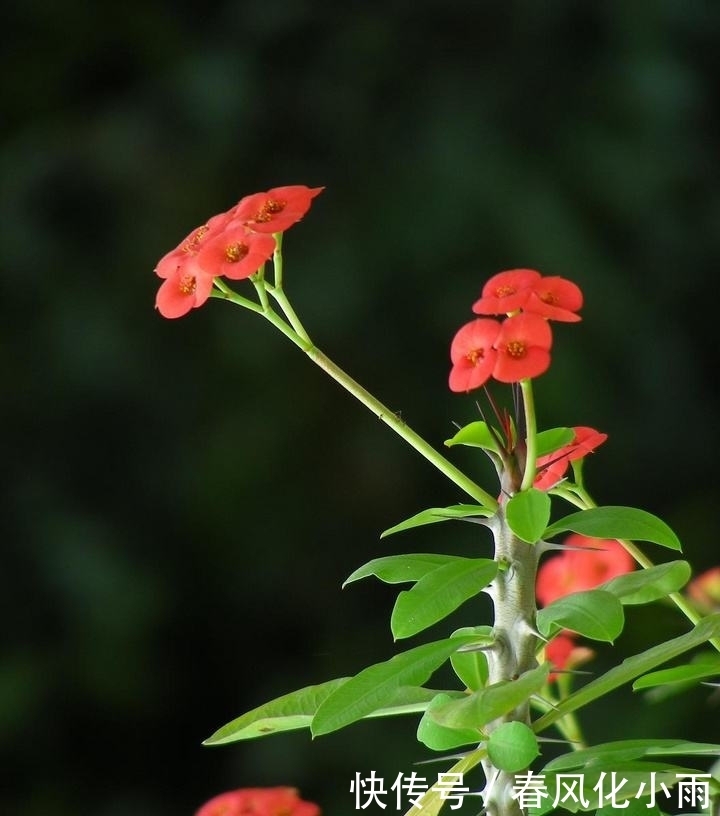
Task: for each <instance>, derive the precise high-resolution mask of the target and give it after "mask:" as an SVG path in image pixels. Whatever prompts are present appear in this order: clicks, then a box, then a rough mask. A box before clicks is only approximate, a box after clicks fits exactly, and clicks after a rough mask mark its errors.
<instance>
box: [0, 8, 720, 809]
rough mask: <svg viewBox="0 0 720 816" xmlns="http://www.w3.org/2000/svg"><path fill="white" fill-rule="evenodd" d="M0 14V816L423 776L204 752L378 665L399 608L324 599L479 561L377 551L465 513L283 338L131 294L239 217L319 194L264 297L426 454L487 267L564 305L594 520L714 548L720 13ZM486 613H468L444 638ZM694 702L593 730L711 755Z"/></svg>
mask: <svg viewBox="0 0 720 816" xmlns="http://www.w3.org/2000/svg"><path fill="white" fill-rule="evenodd" d="M4 14H6V21H5V34H4V46H3V47H4V59H3V70H2V73H1V74H0V84H1V86H2V119H3V126H2V148H1V152H0V184H1V187H0V257H1V258H2V277H3V281H4V296H3V298H2V306H3V317H2V325H3V333H4V334H5V335H6V338H5V340H4V342H3V355H2V361H3V365H2V369H3V381H4V389H3V394H4V398H3V404H4V418H3V426H4V431H5V432H4V446H3V447H4V457H3V458H4V460H5V462H6V464H5V465H4V467H3V471H4V473H5V479H6V481H5V488H4V490H3V498H4V501H5V503H6V509H5V510H4V512H3V514H2V515H3V521H4V522H5V524H4V525H3V526H4V527H5V533H4V536H3V548H2V551H3V559H2V560H3V564H2V571H1V574H2V579H1V580H2V585H0V611H1V614H2V623H3V626H2V650H1V657H0V751H1V756H0V769H1V771H0V773H1V775H2V778H3V783H2V785H1V786H0V789H1V790H2V793H0V810H1V811H2V812H3V813H8V814H13V815H14V814H20V815H21V816H50V815H51V816H85V814H93V816H176V814H177V816H180V814H191V813H192V812H193V810H194V808H195V807H197V806H198V805H199V804H200V803H201V802H202V801H203V800H204V799H206V798H209V797H210V796H212V795H214V794H215V793H217V792H219V791H221V790H224V789H228V788H232V787H239V786H251V785H252V786H255V785H273V784H291V785H295V786H298V787H300V788H301V789H302V790H303V793H304V794H305V795H306V796H307V797H308V798H313V799H315V800H317V801H319V802H321V803H322V804H323V806H324V808H325V811H326V813H327V814H328V816H330V814H343V813H349V812H352V811H353V803H352V800H351V797H350V794H349V793H348V789H349V784H350V780H351V779H352V778H353V775H354V773H355V772H361V773H363V774H366V773H368V772H369V770H370V769H375V770H377V771H378V772H379V773H383V774H384V775H385V776H386V777H387V778H388V784H390V781H391V780H392V779H393V778H394V777H395V776H396V775H397V773H398V772H400V771H405V772H407V771H409V770H412V765H411V763H412V762H413V761H414V760H415V759H418V758H423V757H424V756H425V754H424V752H423V751H421V750H419V749H418V748H417V746H416V745H415V744H414V741H413V739H414V736H413V735H414V723H413V722H412V721H410V720H407V721H403V722H402V723H401V722H400V721H395V722H387V721H386V722H382V723H376V724H361V725H358V726H355V727H354V728H352V729H350V730H348V731H346V732H342V733H340V734H338V735H333V736H330V737H327V738H323V739H320V740H318V741H316V742H314V743H311V742H310V740H309V738H308V736H307V735H306V734H295V735H287V736H281V737H276V738H271V739H269V740H267V741H265V742H259V743H243V744H240V745H238V746H235V747H229V748H224V749H220V750H207V749H202V748H201V747H200V742H201V740H202V739H204V738H205V737H207V736H208V735H209V734H210V733H211V732H212V731H213V730H214V729H215V728H216V727H218V726H220V725H221V724H223V723H224V722H226V721H227V720H229V719H231V718H232V717H234V716H236V715H237V714H239V713H241V712H242V711H244V710H246V709H248V708H250V707H253V706H254V705H256V704H259V703H261V702H263V701H265V700H267V699H270V698H271V697H274V696H277V695H279V694H281V693H284V692H286V691H289V690H292V689H294V688H297V687H299V686H301V685H305V684H309V683H313V682H319V681H321V680H325V679H329V678H331V677H335V676H341V675H343V674H350V673H353V672H355V671H357V670H358V669H360V668H362V667H363V666H365V665H367V664H369V663H371V662H374V661H377V660H382V659H386V658H387V657H389V656H390V655H391V654H392V653H393V646H392V642H391V636H390V633H389V628H388V625H387V618H388V616H389V612H390V609H391V606H392V598H393V596H394V592H393V591H392V590H391V589H388V588H386V587H382V586H379V585H377V586H376V585H372V584H371V583H370V582H364V583H362V584H358V585H357V586H354V587H353V588H351V589H348V590H346V591H345V592H342V593H341V591H340V584H341V582H342V580H343V579H344V578H345V577H346V576H347V575H348V574H349V573H350V572H351V571H352V570H353V569H354V568H355V567H357V566H359V565H360V564H361V563H363V562H364V561H365V560H367V559H369V558H372V557H375V556H378V555H382V554H387V553H391V552H402V551H413V550H415V551H418V550H419V551H422V550H428V549H430V550H431V549H436V550H439V551H443V552H462V553H473V552H486V551H487V544H486V543H484V542H483V543H482V544H481V546H480V547H477V548H476V546H475V545H476V543H477V540H476V537H477V533H476V532H475V529H474V528H473V529H472V530H468V529H466V528H467V527H470V525H458V527H452V526H451V525H443V526H442V527H438V528H434V529H429V530H426V531H418V532H417V533H415V534H407V536H406V537H398V538H391V539H388V540H387V541H383V542H380V541H379V539H378V533H379V531H380V530H382V529H384V528H386V527H388V526H390V525H391V524H393V523H395V522H396V521H398V520H400V519H402V518H404V517H406V516H408V515H411V514H412V513H414V512H416V511H417V510H419V509H421V508H423V507H426V506H431V505H438V504H451V503H454V502H456V501H458V500H462V498H463V497H462V496H461V495H459V493H458V491H457V490H456V489H455V488H454V487H453V486H452V485H450V484H449V483H446V482H445V481H444V479H443V477H441V476H440V475H438V474H437V473H435V472H434V471H433V470H432V469H431V468H430V466H428V465H426V464H425V463H424V462H423V461H422V460H421V459H420V457H418V456H417V455H416V454H415V453H414V452H412V451H410V450H409V449H406V447H405V446H404V445H403V443H402V442H400V441H399V440H397V439H396V438H394V437H393V436H392V434H391V433H390V431H388V430H387V429H385V428H384V427H382V426H381V425H380V424H379V423H378V422H377V421H376V420H374V419H373V418H372V417H371V416H370V415H369V414H368V413H366V412H365V411H364V410H363V409H362V408H361V407H359V406H357V405H355V404H353V403H352V402H351V400H350V398H349V397H346V396H345V395H344V394H343V393H342V392H341V391H340V389H339V388H338V387H337V386H335V385H334V384H333V383H332V382H330V381H329V380H328V379H327V378H326V377H325V376H324V375H323V374H322V373H321V372H319V371H318V370H316V369H314V368H313V366H312V365H311V364H310V363H309V362H308V361H306V360H305V359H303V358H302V355H301V353H300V352H298V351H297V350H296V349H295V348H293V347H292V346H291V345H290V344H289V343H287V341H285V340H284V338H282V337H281V336H280V335H279V334H278V333H276V332H274V330H272V329H271V327H270V326H269V325H267V324H264V323H263V322H262V321H261V320H259V319H258V318H256V317H255V316H253V315H251V314H249V313H246V312H243V311H241V310H238V309H235V308H234V307H231V306H229V305H227V304H223V303H219V302H214V301H213V302H211V303H209V304H208V305H207V306H206V307H205V308H203V309H202V310H199V311H196V312H194V313H193V314H191V315H190V316H188V317H187V318H185V319H182V320H179V321H165V320H163V319H161V318H160V317H159V316H158V315H157V313H156V312H155V311H154V310H153V299H154V295H155V291H156V287H157V285H158V281H157V279H156V278H155V276H154V274H153V271H152V270H153V267H154V265H155V263H156V261H157V259H158V258H159V257H160V256H161V255H162V254H164V253H165V252H166V251H167V250H168V249H170V248H171V247H173V246H174V245H175V244H176V243H177V242H178V241H179V240H180V239H181V238H182V237H183V236H184V235H185V233H186V232H188V231H189V230H190V229H191V228H193V227H194V226H196V225H197V224H199V223H201V222H202V221H204V220H205V219H206V218H207V217H208V216H210V215H212V214H213V213H215V212H218V211H221V210H225V209H227V208H228V207H230V206H231V205H232V204H233V203H235V202H236V201H237V200H238V199H239V198H240V197H241V196H243V195H245V194H248V193H251V192H255V191H257V190H263V189H267V188H269V187H272V186H274V185H280V184H292V183H301V184H308V185H311V186H316V185H325V186H326V187H327V189H326V191H325V192H324V193H323V194H322V196H320V197H319V198H318V199H316V201H315V203H314V206H313V209H312V211H311V213H310V214H309V215H308V217H307V218H306V220H305V221H304V222H303V223H302V224H300V225H299V226H297V227H295V228H293V229H292V231H291V232H289V233H288V235H287V238H286V243H285V250H286V252H285V257H286V279H287V288H288V291H289V293H290V295H291V297H292V298H293V301H294V303H295V304H296V306H297V308H298V310H299V312H300V313H301V315H302V316H303V318H304V320H305V322H306V325H307V326H308V328H309V329H310V330H311V332H312V334H313V337H314V339H315V340H316V342H317V343H318V345H320V347H321V348H323V349H324V350H325V351H327V352H328V353H329V354H330V356H331V357H333V358H334V359H335V360H336V361H337V362H339V363H340V364H341V365H343V366H345V367H346V368H347V369H348V370H349V371H350V372H351V373H353V374H354V375H355V376H356V377H357V378H358V379H359V380H360V381H361V382H363V383H364V384H365V385H366V386H367V387H368V388H369V389H370V390H371V391H373V392H374V393H375V394H376V395H378V396H379V397H380V398H381V399H383V400H384V401H385V402H386V403H387V404H388V406H389V407H390V408H391V409H393V410H397V411H401V412H402V416H403V418H404V419H405V420H406V421H407V422H408V423H409V424H411V425H412V426H413V427H415V428H416V429H418V430H419V431H420V432H421V433H422V434H423V435H424V436H425V437H426V438H427V439H428V440H430V441H431V442H433V443H434V444H436V445H441V444H442V440H444V439H445V438H447V437H448V436H449V435H451V432H452V425H451V423H452V422H453V421H457V422H461V423H464V422H467V421H470V420H472V419H475V418H476V416H477V413H476V409H475V407H474V400H473V397H462V396H458V395H453V394H450V393H449V391H448V390H447V387H446V377H447V372H448V357H447V355H448V345H449V342H450V339H451V337H452V335H453V334H454V332H455V330H456V329H457V328H458V327H459V326H460V325H461V324H462V323H464V322H465V321H467V320H468V319H470V318H471V317H472V315H471V312H470V305H471V303H472V302H473V300H474V299H475V298H476V297H477V295H478V293H479V290H480V288H481V286H482V284H483V282H484V281H485V279H486V278H487V277H489V276H490V275H491V274H493V273H495V272H496V271H499V270H500V269H504V268H509V267H515V266H531V267H535V268H538V269H540V270H542V271H543V272H544V273H545V274H559V275H564V276H566V277H569V278H572V279H573V280H575V281H577V282H578V283H579V284H580V286H581V287H582V288H583V290H584V292H585V295H586V307H585V309H584V311H583V315H584V322H582V323H580V324H578V325H576V326H560V327H558V329H557V331H556V339H555V349H554V360H553V366H552V368H551V370H550V372H549V373H548V374H547V375H545V376H544V377H542V378H541V379H540V380H538V383H537V398H538V403H539V414H540V421H541V424H542V425H543V426H546V427H547V426H550V425H552V424H588V425H594V426H596V427H598V428H600V429H602V430H605V431H607V432H608V433H609V435H610V438H609V441H608V443H607V444H606V446H605V447H604V448H603V449H602V451H601V453H599V454H598V455H597V456H596V457H595V458H594V459H593V460H592V461H591V462H589V463H588V467H587V471H588V476H589V481H590V484H591V486H592V488H593V489H594V492H595V493H596V495H597V496H598V498H599V499H600V500H602V501H603V502H605V503H626V504H633V505H637V506H641V507H644V508H646V509H648V510H651V511H653V512H656V513H658V514H659V515H661V516H662V517H663V518H665V519H666V520H667V521H668V522H670V523H671V524H672V525H673V526H674V527H675V528H676V530H677V531H678V533H679V534H680V536H681V538H682V539H683V540H684V541H685V542H686V552H687V553H688V556H689V557H690V559H691V560H692V561H693V563H694V564H695V565H696V567H697V569H698V570H699V569H702V568H704V567H709V566H711V565H713V564H715V563H718V562H720V550H719V548H718V543H717V542H718V535H719V534H720V522H719V521H718V515H717V506H718V499H719V498H720V497H719V496H718V453H717V451H718V424H717V413H718V395H717V388H716V381H717V376H718V375H717V371H718V367H717V357H718V331H719V329H720V321H719V320H718V311H717V294H716V292H717V289H716V276H717V274H718V260H719V259H720V251H719V250H720V246H719V243H720V239H719V237H718V236H719V235H720V232H719V230H718V222H719V219H720V184H719V182H720V161H718V153H717V145H718V142H719V141H720V140H719V139H718V135H719V134H718V129H719V125H720V121H719V117H718V106H717V79H718V67H719V64H720V48H719V47H718V45H719V41H720V40H719V35H720V7H719V6H717V5H715V4H712V3H704V2H699V1H698V2H696V1H695V0H675V1H674V2H673V0H658V2H631V3H628V2H627V0H614V1H609V2H605V3H584V2H569V1H568V2H563V1H562V0H557V1H556V2H546V3H542V2H535V1H534V0H524V1H523V0H513V2H505V3H494V2H474V3H472V2H452V1H450V2H439V1H437V0H436V2H427V1H426V2H422V0H414V2H409V1H408V2H386V3H382V4H379V3H374V2H347V3H337V4H330V3H327V4H325V3H319V2H311V0H282V2H272V1H270V0H269V1H268V2H255V3H250V2H234V3H233V2H226V3H222V4H215V5H212V6H208V7H206V8H204V9H203V10H200V7H199V5H198V6H195V7H192V6H189V5H184V4H159V3H157V2H155V3H153V2H149V3H140V2H130V3H127V4H124V5H122V6H121V5H120V4H117V5H108V6H102V7H101V6H97V7H93V6H91V5H90V4H89V3H87V4H82V3H65V4H57V5H53V4H50V3H42V2H27V3H23V4H20V3H15V4H14V7H13V8H9V9H7V11H6V12H4ZM452 456H453V458H454V459H455V460H456V461H457V462H458V463H460V464H464V465H467V467H468V468H470V469H471V470H474V472H477V474H478V478H481V476H482V477H483V478H484V477H485V476H486V475H488V473H487V470H486V469H485V467H484V465H481V464H480V463H479V462H477V463H476V458H475V457H473V456H472V454H470V453H469V452H468V451H458V452H454V453H452ZM487 484H488V487H489V488H490V489H491V490H494V489H495V486H494V483H493V482H492V481H488V482H487ZM651 554H652V555H653V556H654V557H657V558H665V557H666V556H665V554H664V553H662V552H657V551H653V552H652V553H651ZM631 618H632V620H633V622H634V624H635V625H634V626H632V627H631V629H630V631H629V632H628V633H626V634H625V635H624V636H623V639H622V640H621V641H620V644H619V650H620V651H622V653H623V654H625V653H628V652H631V651H633V650H637V649H639V648H643V647H644V646H645V645H648V644H649V643H651V642H657V641H658V640H659V639H661V638H663V637H665V636H667V635H669V634H675V633H680V632H681V631H683V630H684V629H685V624H684V623H683V622H682V620H681V619H680V617H679V616H678V615H675V614H674V613H673V612H672V611H670V610H665V609H663V608H655V609H652V610H648V611H645V612H643V611H642V610H640V611H634V612H633V613H632V615H631ZM488 620H489V617H488V612H487V609H486V608H485V607H484V606H482V604H480V603H479V604H476V606H475V608H473V606H472V605H469V606H468V607H467V608H466V609H465V610H464V613H461V614H460V615H459V616H458V618H457V622H458V623H470V622H487V621H488ZM454 622H455V619H454V620H453V623H454ZM446 632H447V625H442V626H440V627H438V629H437V632H432V633H430V634H431V635H434V634H436V635H437V636H443V635H444V634H446ZM419 642H422V636H421V637H420V638H418V639H417V640H413V641H412V642H411V643H410V644H409V645H416V643H419ZM602 665H603V664H602V662H598V663H597V664H596V666H597V667H600V666H602ZM706 691H707V690H698V692H696V693H694V694H691V695H688V696H686V697H684V698H680V699H679V700H676V701H673V702H671V703H668V704H665V705H664V706H662V707H658V708H648V707H646V706H645V705H644V704H643V703H642V702H641V701H639V700H638V699H637V698H633V697H632V696H631V694H630V693H629V692H628V693H627V694H625V695H624V696H623V695H619V697H618V698H617V700H616V701H613V702H607V701H605V702H602V703H599V704H596V705H595V706H594V707H593V708H592V709H591V710H590V711H588V718H587V721H586V722H587V731H588V733H589V735H590V736H591V737H592V738H593V739H595V740H598V739H616V738H619V737H621V736H658V737H660V736H677V737H690V736H693V737H695V738H700V739H706V740H711V739H716V740H717V738H718V732H720V729H719V728H718V723H719V722H720V717H719V716H718V709H717V706H715V707H712V706H711V705H710V704H708V702H707V697H708V694H707V693H706ZM630 706H632V707H631V708H630ZM628 712H630V716H628ZM662 723H664V724H662ZM436 770H437V769H436V768H435V766H430V772H431V773H434V772H436ZM391 810H392V807H389V808H388V810H387V811H385V812H390V811H391ZM366 812H368V811H366ZM378 812H379V811H378ZM393 812H397V811H393ZM463 812H464V811H463Z"/></svg>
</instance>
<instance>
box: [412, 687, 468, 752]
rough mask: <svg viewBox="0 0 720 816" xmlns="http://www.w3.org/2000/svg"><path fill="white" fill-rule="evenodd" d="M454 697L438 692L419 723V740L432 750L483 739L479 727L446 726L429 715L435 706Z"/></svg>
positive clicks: (446, 749) (447, 749)
mask: <svg viewBox="0 0 720 816" xmlns="http://www.w3.org/2000/svg"><path fill="white" fill-rule="evenodd" d="M452 699H453V698H452V697H451V696H450V695H449V694H438V695H437V696H436V697H435V699H434V700H433V701H432V702H431V703H430V705H429V706H428V707H427V709H426V711H425V713H424V714H423V717H422V719H421V720H420V724H419V725H418V730H417V738H418V741H419V742H422V744H423V745H426V746H427V747H428V748H430V750H432V751H449V750H450V749H452V748H458V747H459V746H461V745H468V744H470V743H478V742H480V740H481V734H480V730H479V729H478V728H466V729H463V730H456V729H454V728H446V727H445V726H443V725H438V723H436V722H435V721H434V720H433V719H432V717H430V716H429V714H428V712H430V711H432V710H433V708H437V707H438V706H440V705H444V704H445V703H448V702H450V701H451V700H452Z"/></svg>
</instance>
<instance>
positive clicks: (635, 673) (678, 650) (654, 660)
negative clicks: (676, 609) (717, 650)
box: [533, 613, 720, 734]
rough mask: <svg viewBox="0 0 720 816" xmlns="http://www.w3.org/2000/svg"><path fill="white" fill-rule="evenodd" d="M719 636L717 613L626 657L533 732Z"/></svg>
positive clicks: (563, 702) (567, 700)
mask: <svg viewBox="0 0 720 816" xmlns="http://www.w3.org/2000/svg"><path fill="white" fill-rule="evenodd" d="M718 635H720V613H718V614H715V615H708V616H707V617H706V618H703V619H702V620H701V621H700V622H699V623H698V624H697V625H696V626H695V627H694V628H693V629H692V631H690V632H688V633H687V634H685V635H680V637H676V638H673V639H672V640H668V641H666V642H664V643H659V644H658V645H657V646H653V647H652V648H650V649H647V650H646V651H644V652H641V653H640V654H636V655H633V656H632V657H628V658H625V660H623V662H622V663H621V664H620V665H619V666H615V667H614V668H612V669H610V671H607V672H605V674H603V675H601V676H600V677H598V678H596V679H595V680H592V681H591V682H590V683H588V684H587V685H585V686H583V687H582V688H581V689H578V690H577V691H576V692H574V693H573V694H571V695H570V696H569V697H566V698H565V699H564V700H561V701H560V702H559V703H558V705H557V706H556V707H555V708H554V709H553V710H552V711H548V712H547V713H546V714H543V715H542V717H540V718H539V719H538V720H536V721H535V723H534V724H533V726H534V727H533V730H534V731H535V733H536V734H537V733H539V732H540V731H542V730H543V729H545V728H547V727H548V726H549V725H552V724H553V723H554V722H557V720H559V719H560V718H561V717H564V716H565V714H569V713H570V712H571V711H577V710H578V709H579V708H582V707H583V706H585V705H587V704H588V703H591V702H593V700H597V699H598V697H603V696H604V695H605V694H607V693H608V692H610V691H613V690H614V689H616V688H619V687H620V686H622V685H624V684H625V683H629V682H630V681H631V680H634V679H635V678H636V677H639V676H640V675H641V674H645V672H648V671H650V670H651V669H654V668H655V667H656V666H661V665H662V664H663V663H667V662H668V661H669V660H672V659H673V658H675V657H678V656H679V655H681V654H684V653H685V652H687V651H689V650H690V649H694V648H695V647H696V646H700V645H701V644H702V643H705V642H706V641H707V640H710V638H715V637H718Z"/></svg>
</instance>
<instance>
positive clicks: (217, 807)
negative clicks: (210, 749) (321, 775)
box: [195, 788, 320, 816]
mask: <svg viewBox="0 0 720 816" xmlns="http://www.w3.org/2000/svg"><path fill="white" fill-rule="evenodd" d="M195 816H320V808H319V807H318V806H317V805H316V804H314V803H312V802H304V801H303V800H302V799H300V797H299V796H298V792H297V791H296V790H295V788H241V789H240V790H234V791H228V792H227V793H221V794H220V795H219V796H215V797H214V798H213V799H211V800H210V801H209V802H206V803H205V804H204V805H203V806H202V807H201V808H200V810H198V811H197V813H196V814H195Z"/></svg>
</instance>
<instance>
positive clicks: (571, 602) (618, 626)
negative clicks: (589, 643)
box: [537, 589, 625, 643]
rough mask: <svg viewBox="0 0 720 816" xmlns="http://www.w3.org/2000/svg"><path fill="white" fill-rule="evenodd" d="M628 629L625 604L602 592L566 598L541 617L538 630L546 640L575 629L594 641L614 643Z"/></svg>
mask: <svg viewBox="0 0 720 816" xmlns="http://www.w3.org/2000/svg"><path fill="white" fill-rule="evenodd" d="M624 625H625V615H624V613H623V608H622V604H621V603H620V601H619V600H618V599H617V598H616V597H615V596H614V595H612V594H611V593H610V592H604V591H603V590H600V589H589V590H586V591H585V592H573V593H572V594H571V595H565V596H564V597H562V598H558V600H557V601H553V602H552V603H551V604H549V605H548V606H546V607H544V608H543V609H540V610H539V611H538V613H537V627H538V630H539V632H540V634H541V635H543V636H544V637H550V636H552V635H554V634H555V633H556V632H558V631H560V630H561V629H571V630H572V631H573V632H577V633H578V634H580V635H584V636H585V637H588V638H591V639H592V640H603V641H605V642H607V643H612V642H613V641H614V640H615V638H616V637H617V636H618V635H619V634H620V633H621V632H622V630H623V626H624Z"/></svg>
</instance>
